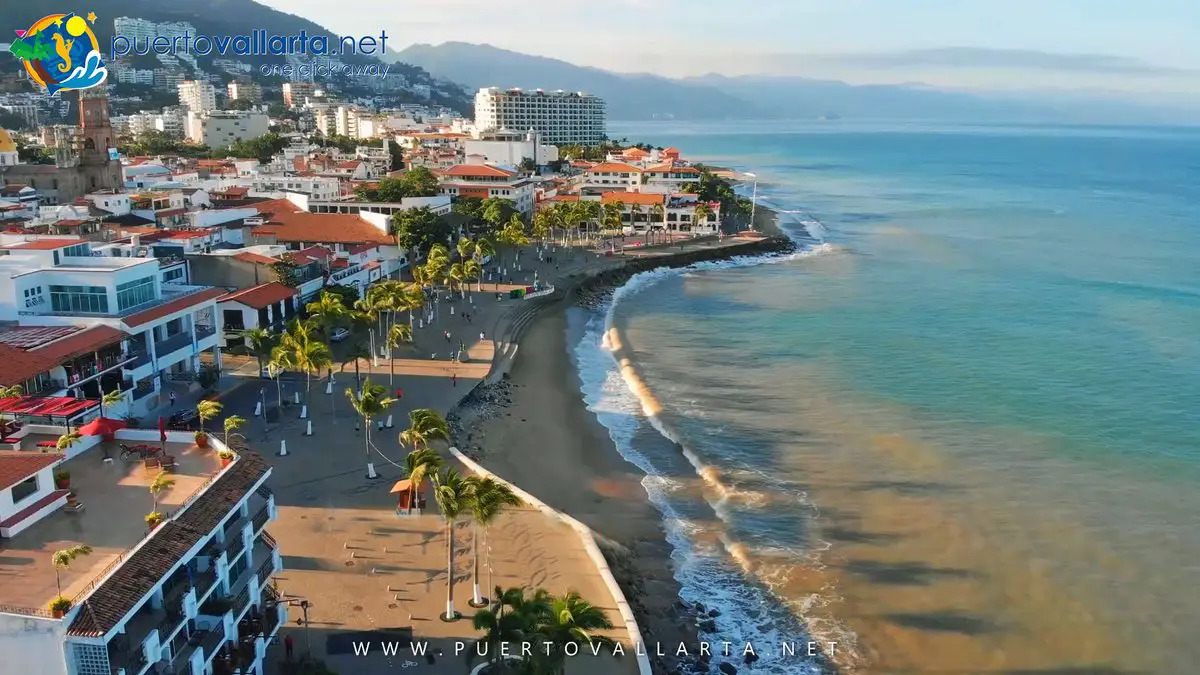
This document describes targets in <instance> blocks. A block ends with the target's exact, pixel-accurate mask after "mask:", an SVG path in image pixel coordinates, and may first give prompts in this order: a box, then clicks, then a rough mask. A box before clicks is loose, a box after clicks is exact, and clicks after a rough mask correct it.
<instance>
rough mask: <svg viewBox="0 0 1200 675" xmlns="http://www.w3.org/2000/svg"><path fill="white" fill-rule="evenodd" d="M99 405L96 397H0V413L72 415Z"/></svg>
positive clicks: (31, 415)
mask: <svg viewBox="0 0 1200 675" xmlns="http://www.w3.org/2000/svg"><path fill="white" fill-rule="evenodd" d="M98 405H100V401H98V400H96V399H90V398H85V399H77V398H72V397H70V396H10V397H8V398H0V413H7V414H9V415H28V416H30V417H68V418H69V417H74V416H76V415H78V414H80V413H82V412H84V411H86V410H90V409H91V408H93V407H95V406H98Z"/></svg>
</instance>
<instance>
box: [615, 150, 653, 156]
mask: <svg viewBox="0 0 1200 675" xmlns="http://www.w3.org/2000/svg"><path fill="white" fill-rule="evenodd" d="M649 155H650V153H648V152H646V151H645V150H643V149H641V148H626V149H625V151H624V152H622V153H621V156H622V157H648V156H649Z"/></svg>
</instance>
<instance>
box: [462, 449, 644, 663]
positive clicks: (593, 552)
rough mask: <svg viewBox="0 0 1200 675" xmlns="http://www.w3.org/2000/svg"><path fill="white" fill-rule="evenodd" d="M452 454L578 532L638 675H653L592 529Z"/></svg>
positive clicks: (635, 625)
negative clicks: (630, 646) (609, 597)
mask: <svg viewBox="0 0 1200 675" xmlns="http://www.w3.org/2000/svg"><path fill="white" fill-rule="evenodd" d="M450 454H452V455H454V458H455V459H457V460H458V461H459V462H461V463H462V465H463V466H465V467H467V469H469V470H471V471H472V472H474V473H476V474H479V475H480V476H487V477H491V478H494V479H495V480H498V481H500V482H502V483H504V484H505V485H507V486H509V487H510V488H512V491H513V492H514V493H515V494H516V495H517V496H518V497H520V498H521V500H522V501H524V502H526V503H528V504H531V505H533V506H534V507H536V508H537V510H538V511H541V512H542V513H544V514H546V515H548V516H550V517H552V518H555V519H557V520H558V521H559V522H561V523H563V524H564V525H566V526H567V527H570V528H571V529H572V530H575V533H576V534H578V535H579V539H580V540H581V541H582V542H583V549H584V550H585V551H587V555H588V557H589V558H591V559H592V564H594V565H595V566H596V570H597V571H599V572H600V578H601V579H603V580H604V585H605V586H607V587H608V592H609V593H611V594H612V596H613V600H614V601H615V602H616V603H617V612H619V613H620V614H621V620H622V621H624V622H625V630H626V631H627V632H628V633H629V639H630V640H631V641H632V642H633V648H634V653H635V654H636V655H637V665H638V673H640V675H652V672H653V671H651V670H650V658H649V657H648V656H647V655H646V650H644V649H642V645H643V644H644V643H643V642H642V631H641V629H640V628H638V622H637V618H636V617H634V615H633V609H632V608H630V606H629V601H627V600H626V599H625V593H624V592H623V591H622V590H621V586H620V585H619V584H617V579H616V577H614V576H613V573H612V570H611V569H609V567H608V560H606V559H605V558H604V554H603V553H601V552H600V546H599V545H598V544H596V538H595V537H594V536H592V530H591V528H589V527H588V526H587V525H584V524H583V523H581V522H579V521H578V520H575V519H574V518H572V517H571V516H568V515H567V514H565V513H563V512H561V511H558V510H557V509H554V508H551V507H550V506H547V505H546V504H545V503H544V502H542V501H541V500H540V499H538V498H537V497H534V496H533V495H531V494H529V493H528V492H526V491H524V490H522V489H521V488H520V487H518V486H516V485H514V484H513V483H511V482H509V481H506V480H504V479H503V478H501V477H499V476H497V475H496V474H494V473H492V472H491V471H488V470H487V469H485V468H483V467H482V466H480V465H479V464H478V463H476V462H475V461H474V460H472V459H471V458H470V457H467V456H466V455H464V454H463V453H462V452H459V450H458V448H454V447H452V448H450Z"/></svg>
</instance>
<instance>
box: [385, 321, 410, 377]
mask: <svg viewBox="0 0 1200 675" xmlns="http://www.w3.org/2000/svg"><path fill="white" fill-rule="evenodd" d="M412 339H413V331H412V326H406V325H404V324H402V323H398V324H395V325H394V326H392V327H391V328H389V329H388V333H387V339H386V341H385V342H384V344H385V345H386V346H387V350H388V368H389V369H390V371H389V372H388V384H389V385H391V384H394V382H395V378H396V359H394V358H392V350H393V349H395V348H397V347H399V346H400V345H403V344H408V343H410V342H412Z"/></svg>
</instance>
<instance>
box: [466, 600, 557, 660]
mask: <svg viewBox="0 0 1200 675" xmlns="http://www.w3.org/2000/svg"><path fill="white" fill-rule="evenodd" d="M549 611H550V594H549V593H547V592H546V589H544V588H539V589H538V590H537V591H536V593H535V594H534V595H533V596H532V597H526V596H525V589H524V588H520V587H513V588H509V589H508V590H505V589H503V588H501V587H499V586H497V587H496V588H495V599H494V600H493V602H492V605H491V606H490V607H488V608H487V609H481V610H479V611H478V612H476V613H475V615H474V616H473V617H472V618H471V623H472V624H473V625H474V627H475V630H480V631H484V635H483V637H482V638H480V639H479V640H477V641H476V644H477V645H478V644H483V645H486V647H487V649H486V650H485V655H486V659H487V662H488V664H489V665H491V666H493V667H494V666H497V665H499V664H500V662H501V661H502V660H503V659H504V654H503V652H502V645H504V644H505V643H509V644H513V643H521V642H530V641H532V639H533V637H534V635H535V632H536V630H537V625H538V622H539V621H541V620H542V617H544V616H545V615H546V613H547V612H549ZM478 652H479V647H478V646H477V647H476V648H475V649H473V650H471V651H470V652H468V654H467V663H468V664H470V663H471V662H472V661H474V657H475V656H476V655H477V654H478ZM509 658H510V659H513V658H514V657H513V656H512V655H510V656H509Z"/></svg>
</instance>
